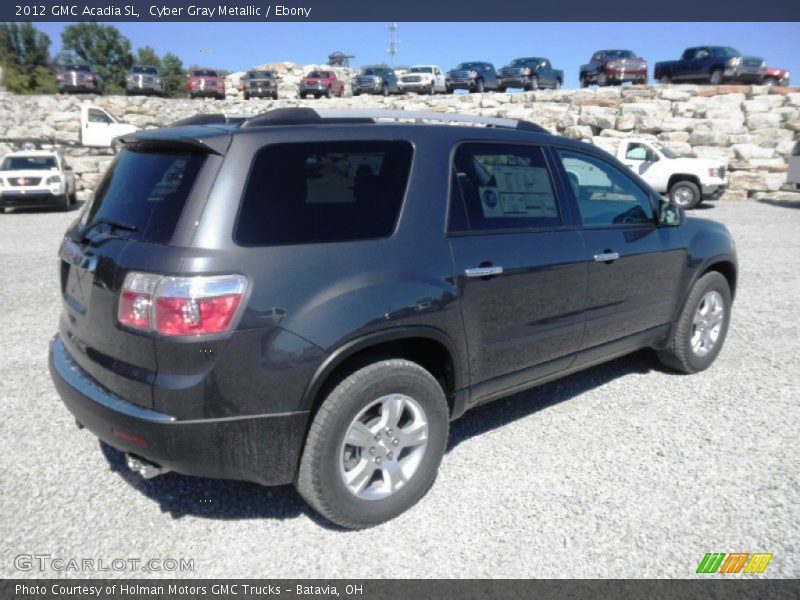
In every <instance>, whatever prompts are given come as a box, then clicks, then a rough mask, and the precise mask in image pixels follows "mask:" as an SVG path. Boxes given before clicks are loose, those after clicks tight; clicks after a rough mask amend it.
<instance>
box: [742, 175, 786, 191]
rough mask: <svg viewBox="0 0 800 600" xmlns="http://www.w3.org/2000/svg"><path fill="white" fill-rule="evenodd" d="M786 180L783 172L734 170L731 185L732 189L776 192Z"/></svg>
mask: <svg viewBox="0 0 800 600" xmlns="http://www.w3.org/2000/svg"><path fill="white" fill-rule="evenodd" d="M784 181H786V175H785V174H783V173H764V172H762V171H732V172H731V174H730V177H729V185H730V188H731V189H732V190H745V191H748V192H753V191H755V192H775V191H778V190H779V189H780V187H781V185H783V182H784Z"/></svg>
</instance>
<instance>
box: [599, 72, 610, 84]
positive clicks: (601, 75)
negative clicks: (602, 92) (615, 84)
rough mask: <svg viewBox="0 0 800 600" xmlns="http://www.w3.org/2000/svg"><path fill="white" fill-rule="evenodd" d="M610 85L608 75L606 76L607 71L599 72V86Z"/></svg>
mask: <svg viewBox="0 0 800 600" xmlns="http://www.w3.org/2000/svg"><path fill="white" fill-rule="evenodd" d="M606 85H608V77H606V74H605V73H599V74H598V75H597V87H605V86H606Z"/></svg>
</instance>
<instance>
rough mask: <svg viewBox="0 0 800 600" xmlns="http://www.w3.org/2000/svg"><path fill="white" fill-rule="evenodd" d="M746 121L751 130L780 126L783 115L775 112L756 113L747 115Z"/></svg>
mask: <svg viewBox="0 0 800 600" xmlns="http://www.w3.org/2000/svg"><path fill="white" fill-rule="evenodd" d="M767 97H769V96H767ZM746 123H747V128H748V129H750V130H753V129H763V128H766V127H778V126H779V125H780V124H781V116H780V115H777V114H774V113H754V114H751V115H749V116H748V117H747V121H746Z"/></svg>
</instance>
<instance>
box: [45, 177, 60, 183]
mask: <svg viewBox="0 0 800 600" xmlns="http://www.w3.org/2000/svg"><path fill="white" fill-rule="evenodd" d="M46 183H47V185H52V184H54V183H61V176H60V175H53V176H51V177H48V178H47V181H46Z"/></svg>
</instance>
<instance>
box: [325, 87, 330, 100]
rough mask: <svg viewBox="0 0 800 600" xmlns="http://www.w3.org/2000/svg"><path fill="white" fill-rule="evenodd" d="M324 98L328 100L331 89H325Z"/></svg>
mask: <svg viewBox="0 0 800 600" xmlns="http://www.w3.org/2000/svg"><path fill="white" fill-rule="evenodd" d="M325 97H326V98H330V97H331V88H326V89H325Z"/></svg>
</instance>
